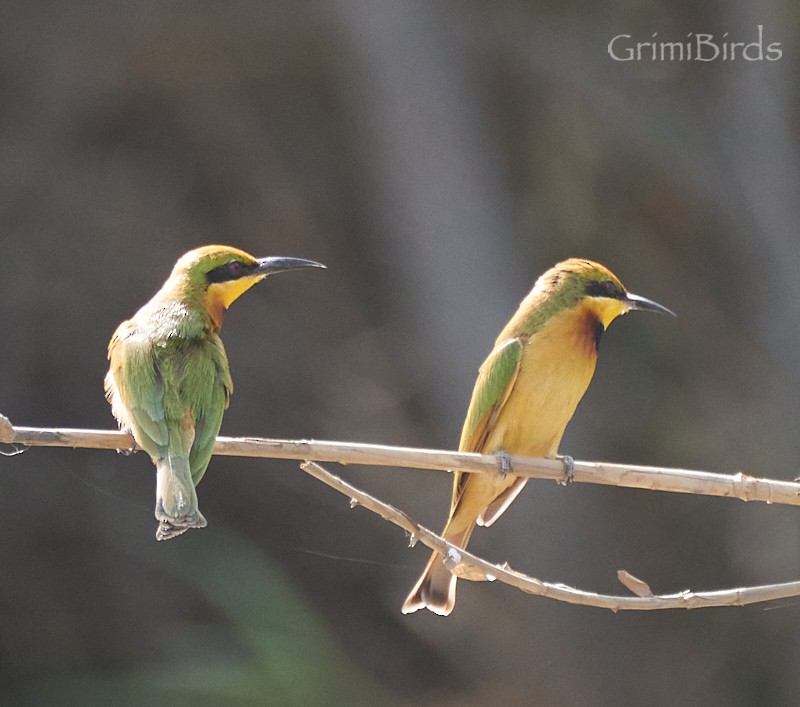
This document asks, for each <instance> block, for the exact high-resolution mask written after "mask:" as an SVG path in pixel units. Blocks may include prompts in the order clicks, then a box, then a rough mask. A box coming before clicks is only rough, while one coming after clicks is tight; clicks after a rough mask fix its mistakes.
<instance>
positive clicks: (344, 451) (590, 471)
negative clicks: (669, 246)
mask: <svg viewBox="0 0 800 707" xmlns="http://www.w3.org/2000/svg"><path fill="white" fill-rule="evenodd" d="M3 442H5V443H15V444H18V445H27V446H31V447H36V446H49V447H84V448H92V449H132V448H133V446H134V442H133V438H132V437H131V436H130V435H129V434H128V433H127V432H118V431H111V430H78V429H68V428H54V429H42V428H37V427H15V426H13V425H11V423H10V422H9V421H8V419H7V418H5V417H3V416H2V415H0V443H3ZM214 453H215V454H221V455H227V456H239V457H261V458H272V459H297V460H303V459H314V460H316V461H321V462H336V463H339V464H368V465H374V466H394V467H408V468H414V469H438V470H442V471H449V470H452V469H458V470H459V471H466V472H470V473H484V474H486V473H489V474H493V473H497V470H498V468H499V466H500V464H501V460H500V459H499V458H498V457H496V456H494V455H491V454H466V453H463V452H448V451H440V450H433V449H414V448H411V447H389V446H384V445H378V444H359V443H355V442H322V441H314V440H284V439H264V438H260V437H236V438H234V437H218V438H217V445H216V447H215V448H214ZM511 463H512V470H513V473H514V474H516V475H518V476H525V477H528V478H537V479H550V480H553V481H560V480H562V479H563V476H564V465H563V463H562V462H561V461H560V460H558V459H529V458H524V457H512V458H511ZM573 479H574V481H576V482H578V483H591V484H604V485H607V486H624V487H628V488H640V489H648V490H652V491H671V492H673V493H692V494H703V495H706V496H726V497H730V498H738V499H740V500H742V501H764V502H766V503H780V504H788V505H792V506H800V484H797V483H794V482H790V481H778V480H773V479H763V478H756V477H753V476H749V475H748V474H744V473H741V472H740V473H737V474H732V475H731V474H715V473H711V472H707V471H692V470H688V469H670V468H665V467H652V466H634V465H630V464H611V463H608V462H588V461H575V463H574V472H573Z"/></svg>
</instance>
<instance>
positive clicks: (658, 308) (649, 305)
mask: <svg viewBox="0 0 800 707" xmlns="http://www.w3.org/2000/svg"><path fill="white" fill-rule="evenodd" d="M625 301H626V302H627V303H628V304H629V305H630V308H631V309H640V310H642V311H643V312H661V313H662V314H671V315H672V316H673V317H677V316H678V315H677V314H675V312H673V311H672V310H671V309H667V308H666V307H665V306H664V305H663V304H659V303H658V302H653V300H651V299H647V297H642V296H641V295H634V294H631V293H630V292H628V293H627V294H626V295H625Z"/></svg>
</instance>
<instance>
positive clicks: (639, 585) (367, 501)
mask: <svg viewBox="0 0 800 707" xmlns="http://www.w3.org/2000/svg"><path fill="white" fill-rule="evenodd" d="M300 468H301V469H303V471H305V472H307V473H309V474H311V476H313V477H314V478H316V479H318V480H320V481H322V482H323V483H324V484H327V485H328V486H330V487H331V488H333V489H336V490H337V491H339V493H342V494H344V495H345V496H348V497H349V498H350V505H351V507H352V506H364V508H367V509H368V510H370V511H372V512H373V513H377V514H378V515H379V516H381V518H384V519H385V520H388V521H389V522H390V523H393V524H394V525H397V526H398V527H400V528H402V529H403V530H405V531H406V532H407V533H409V534H410V536H411V545H414V544H415V543H416V541H417V540H420V541H421V542H422V543H423V544H424V545H427V546H428V547H429V548H431V549H432V550H437V551H438V552H440V553H442V554H443V555H444V557H445V559H444V563H445V564H446V565H447V567H448V569H449V570H450V571H451V572H452V573H453V574H455V575H456V576H458V577H461V578H462V579H468V580H472V581H487V580H488V581H493V580H498V581H500V582H503V583H505V584H509V585H511V586H512V587H516V588H517V589H521V590H522V591H523V592H527V593H528V594H536V595H538V596H544V597H550V598H551V599H556V600H558V601H564V602H567V603H569V604H581V605H583V606H594V607H598V608H601V609H611V611H614V612H616V611H652V610H655V609H699V608H707V607H712V606H744V605H746V604H756V603H760V602H765V601H772V600H775V599H786V598H788V597H795V596H800V582H786V583H785V584H768V585H764V586H760V587H742V588H738V589H724V590H720V591H713V592H692V591H690V590H688V589H686V590H684V591H682V592H678V593H676V594H662V595H654V594H652V593H650V588H649V586H648V585H647V584H646V583H645V582H643V581H642V580H640V579H637V578H636V577H633V576H632V575H630V574H629V573H628V572H625V571H624V570H620V572H619V573H618V578H619V579H620V582H622V584H623V585H624V586H626V587H627V588H629V589H630V590H631V591H633V592H634V593H636V594H638V595H639V596H633V597H629V596H612V595H608V594H596V593H594V592H585V591H583V590H580V589H575V588H574V587H568V586H567V585H565V584H553V583H550V582H543V581H542V580H539V579H535V578H534V577H529V576H528V575H525V574H522V573H521V572H517V571H516V570H513V569H511V567H509V566H508V564H507V563H504V564H503V565H494V564H492V563H491V562H487V561H486V560H483V559H481V558H480V557H478V556H477V555H473V554H472V553H471V552H467V551H466V550H463V549H461V548H459V547H456V546H455V545H452V544H451V543H448V542H447V541H446V540H444V539H443V538H441V537H440V536H439V535H437V534H436V533H433V532H431V531H430V530H428V529H427V528H425V527H423V526H421V525H419V524H418V523H417V522H415V521H414V520H412V519H411V518H410V517H409V516H408V515H407V514H406V513H403V511H401V510H398V509H397V508H395V507H394V506H390V505H389V504H388V503H384V502H383V501H380V500H378V499H377V498H375V497H374V496H371V495H370V494H368V493H366V492H364V491H362V490H360V489H358V488H356V487H355V486H353V485H352V484H349V483H348V482H346V481H344V480H343V479H342V478H341V477H339V476H336V475H335V474H331V473H330V472H329V471H327V470H326V469H324V468H323V467H321V466H320V465H319V464H316V463H315V462H312V461H306V462H303V463H302V464H301V465H300Z"/></svg>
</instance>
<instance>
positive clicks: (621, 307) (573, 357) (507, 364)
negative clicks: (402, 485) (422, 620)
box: [403, 258, 672, 616]
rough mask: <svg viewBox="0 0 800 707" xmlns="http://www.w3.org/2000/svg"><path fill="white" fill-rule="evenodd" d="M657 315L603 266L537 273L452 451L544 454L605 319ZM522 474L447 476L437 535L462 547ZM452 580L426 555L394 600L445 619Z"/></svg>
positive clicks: (512, 494) (569, 409) (552, 448)
mask: <svg viewBox="0 0 800 707" xmlns="http://www.w3.org/2000/svg"><path fill="white" fill-rule="evenodd" d="M633 309H636V310H645V311H653V312H666V313H668V314H672V312H671V311H670V310H668V309H667V308H666V307H662V306H661V305H660V304H657V303H656V302H653V301H652V300H649V299H646V298H644V297H639V296H638V295H633V294H630V293H629V292H627V291H626V290H625V288H624V287H623V286H622V283H621V282H620V281H619V280H618V279H617V278H616V277H615V276H614V275H613V274H612V273H611V272H610V271H609V270H608V269H607V268H605V267H603V266H602V265H600V264H599V263H594V262H592V261H590V260H579V259H575V258H573V259H570V260H565V261H564V262H562V263H559V264H558V265H556V266H555V267H553V268H551V269H550V270H548V271H547V272H546V273H544V275H542V276H541V277H540V278H539V279H538V280H537V281H536V284H535V285H534V287H533V289H532V290H531V292H530V293H529V294H528V296H527V297H526V298H525V299H524V300H522V303H521V304H520V306H519V309H518V310H517V312H516V314H515V315H514V316H513V317H512V318H511V321H510V322H509V323H508V324H507V325H506V327H505V329H503V331H502V332H500V336H498V337H497V341H496V342H495V347H494V350H493V351H492V352H491V353H490V354H489V357H488V358H487V359H486V361H484V363H483V365H482V366H481V368H480V371H479V373H478V380H477V382H476V383H475V388H474V390H473V392H472V400H471V401H470V405H469V409H468V411H467V419H466V421H465V422H464V427H463V429H462V432H461V442H460V443H459V446H458V448H459V451H462V452H479V453H483V454H499V453H504V454H507V455H508V454H511V455H519V456H526V457H553V456H555V455H556V454H557V453H558V445H559V443H560V442H561V437H562V435H563V434H564V430H565V428H566V426H567V423H568V422H569V421H570V419H571V418H572V415H573V413H574V412H575V408H576V407H577V405H578V402H579V401H580V399H581V398H582V397H583V394H584V393H585V392H586V389H587V388H588V386H589V382H590V381H591V379H592V375H593V374H594V369H595V364H596V362H597V346H598V344H599V343H600V337H601V336H602V334H603V332H604V331H605V330H606V329H607V328H608V325H609V324H610V323H611V322H612V321H613V320H614V319H615V318H616V317H618V316H619V315H621V314H625V313H626V312H629V311H630V310H633ZM526 481H527V479H524V478H520V477H515V476H514V475H513V473H512V474H507V475H503V474H498V475H491V474H468V473H456V474H455V478H454V480H453V495H452V499H451V502H450V516H449V518H448V520H447V524H446V525H445V527H444V530H443V531H442V536H443V537H444V538H445V539H446V540H447V541H448V542H450V543H452V544H453V545H456V546H458V547H461V548H465V547H466V545H467V543H468V542H469V539H470V536H471V535H472V531H473V530H474V529H475V525H476V524H477V525H484V526H489V525H491V524H492V523H494V522H495V521H496V520H497V519H498V518H499V517H500V515H502V513H503V511H505V510H506V508H508V506H509V505H510V504H511V502H512V501H513V500H514V499H515V498H516V496H517V494H518V493H519V492H520V491H521V490H522V487H523V486H525V482H526ZM455 601H456V577H455V576H454V575H452V574H451V573H450V571H449V570H448V569H447V567H446V566H445V565H444V563H443V561H442V556H441V555H439V554H438V553H436V552H434V553H433V555H432V556H431V559H430V560H429V562H428V565H427V567H426V568H425V571H424V572H423V573H422V576H421V577H420V579H419V581H418V582H417V584H416V585H415V586H414V588H413V589H412V590H411V593H410V594H409V596H408V598H407V599H406V601H405V604H403V613H404V614H409V613H411V612H412V611H416V610H417V609H421V608H423V607H424V608H427V609H429V610H430V611H433V612H434V613H436V614H440V615H442V616H447V615H448V614H449V613H450V612H451V611H452V610H453V607H454V606H455Z"/></svg>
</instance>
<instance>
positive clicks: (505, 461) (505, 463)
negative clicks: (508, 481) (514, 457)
mask: <svg viewBox="0 0 800 707" xmlns="http://www.w3.org/2000/svg"><path fill="white" fill-rule="evenodd" d="M494 455H495V456H496V457H497V458H498V459H499V460H500V468H499V469H498V473H499V474H500V478H501V479H505V478H506V476H507V475H508V473H509V472H510V471H511V455H510V454H509V453H508V452H504V451H502V450H501V451H499V452H495V454H494Z"/></svg>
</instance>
